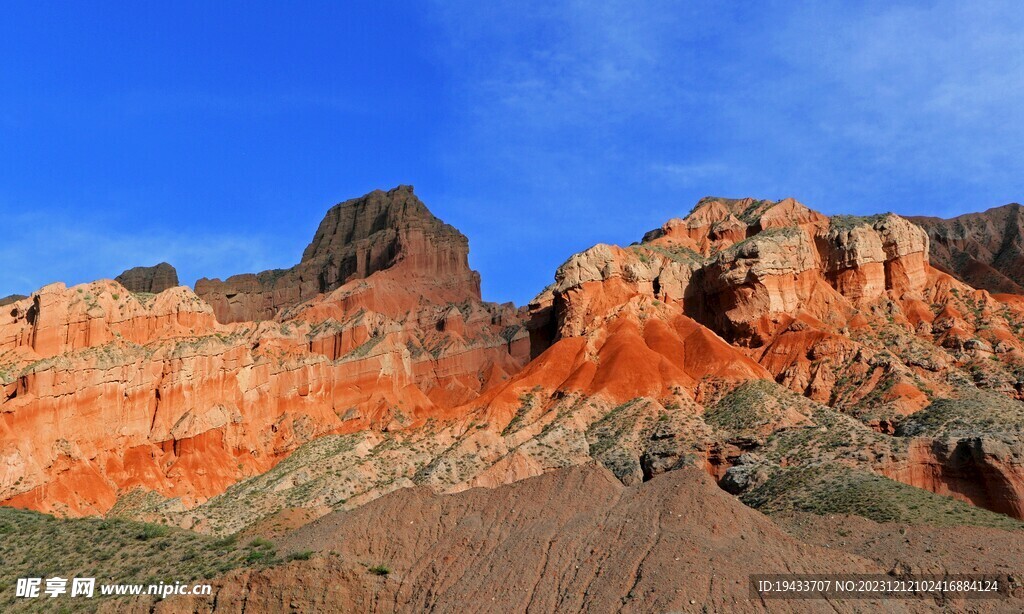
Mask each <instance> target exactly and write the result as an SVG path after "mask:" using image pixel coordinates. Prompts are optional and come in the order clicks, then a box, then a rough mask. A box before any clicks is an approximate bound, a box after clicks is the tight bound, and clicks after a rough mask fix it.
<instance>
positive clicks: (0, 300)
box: [0, 294, 28, 307]
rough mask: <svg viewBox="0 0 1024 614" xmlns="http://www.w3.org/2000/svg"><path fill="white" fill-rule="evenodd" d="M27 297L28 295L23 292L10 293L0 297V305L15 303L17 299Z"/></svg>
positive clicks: (20, 299) (21, 299)
mask: <svg viewBox="0 0 1024 614" xmlns="http://www.w3.org/2000/svg"><path fill="white" fill-rule="evenodd" d="M27 298H28V297H27V296H25V295H24V294H10V295H8V296H5V297H3V298H0V307H3V306H4V305H10V304H11V303H17V302H18V301H23V300H25V299H27Z"/></svg>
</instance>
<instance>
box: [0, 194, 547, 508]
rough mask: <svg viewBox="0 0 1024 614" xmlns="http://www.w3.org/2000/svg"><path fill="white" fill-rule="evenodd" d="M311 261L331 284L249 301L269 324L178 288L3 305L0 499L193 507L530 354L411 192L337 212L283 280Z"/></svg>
mask: <svg viewBox="0 0 1024 614" xmlns="http://www.w3.org/2000/svg"><path fill="white" fill-rule="evenodd" d="M379 240H386V241H385V243H386V247H385V248H382V247H381V244H380V243H379V242H378V241H379ZM388 246H389V247H388ZM430 250H436V253H431V252H430ZM345 262H351V263H352V265H351V266H352V267H354V268H352V270H351V271H349V265H348V264H344V263H345ZM313 270H316V271H317V272H318V274H320V273H322V274H324V275H328V277H325V278H323V279H325V280H326V281H325V282H324V283H325V285H326V286H332V285H335V286H337V287H336V289H335V290H334V291H333V292H330V293H328V294H326V295H315V296H312V297H311V298H310V299H309V300H306V301H305V302H303V303H301V304H299V303H297V302H288V301H285V302H286V303H288V305H289V306H290V307H291V309H289V310H287V312H284V311H280V312H279V311H277V310H278V309H283V307H284V305H285V304H284V303H278V302H275V301H277V299H276V298H275V296H278V297H285V298H288V297H291V298H294V299H305V298H306V293H307V292H313V291H314V290H315V289H317V288H320V287H321V286H319V285H317V284H314V285H313V286H301V284H300V287H296V286H293V287H292V289H293V290H295V292H292V291H291V290H289V291H288V292H285V293H284V294H278V295H275V294H274V293H273V292H271V293H270V294H266V293H263V294H254V295H250V296H249V298H250V299H252V300H253V301H257V302H259V301H270V302H269V303H268V304H270V305H271V306H273V307H274V308H275V311H274V313H273V314H271V313H270V312H269V311H266V312H262V314H263V315H277V316H278V317H279V320H278V321H272V322H262V323H232V324H220V323H218V322H217V319H216V318H215V317H214V309H213V308H212V307H211V305H209V304H207V303H206V302H205V301H203V300H202V299H200V298H199V297H197V296H196V295H195V294H193V293H192V291H191V290H189V289H187V288H183V287H178V288H173V289H171V290H167V291H164V292H161V293H160V294H157V295H155V296H148V295H136V294H133V293H131V292H128V291H127V290H126V289H125V288H123V287H122V286H120V285H119V284H117V283H116V282H111V281H100V282H96V283H93V284H87V285H83V286H77V287H73V288H66V287H64V286H63V285H62V284H54V285H51V286H47V287H45V288H43V289H41V290H40V291H38V292H37V293H35V294H33V295H32V296H31V297H30V298H28V299H25V300H23V301H19V302H17V303H13V304H12V305H9V306H8V307H10V309H6V308H5V310H4V311H3V312H2V314H0V384H2V386H3V388H2V391H3V396H2V397H0V399H2V404H0V500H6V502H7V504H10V505H16V506H24V507H31V508H34V509H38V510H43V511H50V512H57V513H64V514H74V515H79V514H94V513H104V512H106V511H107V510H109V509H110V508H111V506H113V505H114V503H115V502H116V501H117V500H118V498H119V497H120V496H122V495H124V494H126V493H128V492H129V491H131V490H132V489H134V488H142V489H143V490H152V491H155V492H157V493H159V494H161V495H163V496H167V497H177V498H179V499H180V501H181V505H183V506H185V507H188V506H192V505H194V504H195V503H197V502H201V501H204V500H205V499H207V498H209V497H210V496H213V495H215V494H218V493H220V492H222V491H223V490H224V489H225V488H227V487H228V486H229V485H231V484H233V483H234V482H236V481H238V480H239V479H240V478H243V477H246V476H252V475H255V474H258V473H262V472H264V471H266V470H267V469H269V468H270V467H272V466H273V465H274V464H275V463H276V462H278V461H279V460H280V459H281V458H283V457H284V456H285V455H287V454H288V453H289V452H290V451H292V450H294V449H295V448H296V447H298V446H299V445H301V444H302V443H304V442H306V441H309V440H310V439H312V438H314V437H317V436H319V435H323V434H327V433H332V432H350V431H354V430H361V429H366V428H375V429H385V430H386V429H389V428H408V427H412V426H415V425H416V424H422V423H423V422H424V421H425V420H427V419H428V418H430V417H431V416H432V415H435V414H436V413H437V412H438V411H439V409H440V408H450V407H452V406H455V405H458V404H461V403H464V402H467V401H470V400H472V399H473V398H475V397H476V396H477V395H479V394H480V392H481V391H483V390H485V389H487V388H488V387H490V386H493V385H495V384H496V383H498V382H500V381H501V380H502V379H503V378H507V377H508V376H509V375H510V374H513V373H515V372H516V371H518V370H519V369H520V368H521V367H522V364H523V363H524V362H525V361H526V360H527V359H528V357H529V348H528V346H527V343H528V341H527V333H526V331H525V330H524V329H523V328H522V326H521V325H520V314H519V313H518V311H517V310H515V309H514V308H513V307H511V306H509V305H505V306H501V305H494V304H490V303H483V302H482V301H480V299H479V287H478V281H477V274H476V273H475V272H473V271H471V270H469V268H468V266H467V263H466V240H465V238H464V237H463V236H462V235H460V234H458V233H457V232H456V231H454V229H451V228H450V227H448V226H445V225H444V224H442V223H441V222H440V221H438V220H437V219H436V218H433V216H430V214H429V212H427V211H426V209H425V208H424V207H423V205H422V203H419V201H418V200H416V199H415V197H414V196H412V193H411V189H409V188H398V189H396V190H392V191H391V192H388V193H383V192H375V193H373V194H371V195H369V196H367V197H365V198H363V199H357V200H356V201H350V202H349V203H346V204H343V205H341V206H339V207H336V208H334V209H332V210H331V212H329V214H328V216H327V219H326V220H325V222H324V223H323V224H322V225H321V229H320V231H319V232H318V234H317V237H316V239H315V240H314V241H313V243H312V244H311V246H310V248H309V249H307V253H306V256H305V257H304V260H303V264H300V265H299V266H298V267H296V269H294V270H293V271H292V272H290V273H288V274H287V275H285V276H283V277H282V278H281V279H284V280H289V279H292V280H303V279H308V278H307V277H306V275H307V274H309V272H310V271H313ZM346 280H349V281H347V283H345V281H346ZM317 283H319V282H317ZM275 288H276V289H277V290H282V289H283V286H275ZM275 292H276V290H275ZM213 300H214V301H215V303H216V300H217V297H216V296H214V299H213ZM247 300H248V299H247ZM288 300H291V299H288ZM245 304H246V305H249V306H252V305H255V304H256V303H255V302H251V301H250V302H248V303H245ZM261 304H262V303H261ZM222 306H223V304H222ZM249 309H250V307H245V309H243V311H242V312H243V313H250V311H248V310H249ZM256 315H261V314H256ZM226 319H230V318H226Z"/></svg>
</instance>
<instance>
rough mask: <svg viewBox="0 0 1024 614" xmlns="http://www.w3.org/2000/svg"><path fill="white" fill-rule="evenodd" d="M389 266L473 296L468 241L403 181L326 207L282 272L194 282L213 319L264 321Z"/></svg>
mask: <svg viewBox="0 0 1024 614" xmlns="http://www.w3.org/2000/svg"><path fill="white" fill-rule="evenodd" d="M390 269H395V270H396V271H400V272H401V275H402V276H403V277H405V278H409V279H411V280H429V281H430V283H431V284H433V285H440V286H443V287H445V288H447V289H454V290H456V291H461V292H462V294H464V295H465V297H466V298H477V299H479V297H480V280H479V275H478V274H477V273H476V272H475V271H472V270H471V269H470V268H469V240H468V239H467V238H466V237H465V235H463V234H462V233H460V232H459V231H458V230H456V229H455V228H454V227H452V226H449V225H448V224H445V223H444V222H442V221H441V220H440V219H438V218H437V217H435V216H434V214H432V213H431V212H430V210H429V209H427V206H426V205H424V204H423V202H422V201H420V199H419V198H417V197H416V195H415V194H414V193H413V187H412V186H411V185H399V186H397V187H395V188H392V189H390V190H388V191H386V192H385V191H383V190H374V191H372V192H369V193H368V194H365V195H363V196H360V197H358V198H353V199H349V200H346V201H344V202H341V203H338V204H337V205H334V206H333V207H331V208H330V209H329V210H328V211H327V214H326V215H325V216H324V219H323V221H321V222H320V226H319V227H318V228H317V231H316V233H315V234H314V236H313V240H312V241H310V243H309V245H308V246H307V247H306V249H305V250H304V251H303V253H302V260H301V261H300V262H299V264H297V265H296V266H294V267H292V268H290V269H279V270H274V271H264V272H262V273H258V274H256V275H251V274H250V275H236V276H233V277H230V278H228V279H227V280H225V281H220V280H209V279H201V280H199V281H198V282H197V283H196V293H197V294H199V295H200V296H201V297H202V298H203V299H205V300H207V301H208V302H210V303H211V304H212V305H213V306H214V309H215V311H216V313H217V317H218V319H219V320H220V321H221V322H225V323H226V322H238V321H243V320H265V319H271V318H273V317H274V316H275V315H276V314H277V313H278V312H279V310H281V309H282V308H287V307H291V306H294V305H297V304H299V303H301V302H304V301H306V300H309V299H310V298H313V297H314V296H317V295H319V294H326V293H328V292H331V291H333V290H336V289H337V288H340V287H341V286H343V285H345V284H346V283H348V282H350V281H353V280H357V279H365V278H367V277H370V276H371V275H373V274H374V273H378V272H381V271H385V270H390Z"/></svg>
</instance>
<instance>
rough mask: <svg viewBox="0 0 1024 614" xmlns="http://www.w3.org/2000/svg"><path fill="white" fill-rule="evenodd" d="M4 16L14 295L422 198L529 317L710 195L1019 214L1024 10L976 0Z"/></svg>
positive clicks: (2, 254) (211, 269)
mask: <svg viewBox="0 0 1024 614" xmlns="http://www.w3.org/2000/svg"><path fill="white" fill-rule="evenodd" d="M292 4H294V5H296V6H289V7H285V6H284V3H262V2H245V3H242V2H238V3H227V2H224V3H207V2H193V3H190V2H180V3H173V4H172V3H165V4H164V5H163V7H158V6H157V5H156V3H123V4H115V3H103V6H102V7H97V6H86V5H85V4H84V3H70V2H69V3H43V2H40V3H10V4H8V5H7V6H5V14H4V18H3V19H2V20H0V58H3V59H2V61H0V219H2V220H3V225H4V228H5V230H6V232H4V236H3V239H2V240H0V296H3V295H6V294H8V293H14V292H18V293H26V294H27V293H29V292H31V291H32V290H34V289H36V288H38V287H39V286H41V285H43V284H46V283H50V282H53V281H65V282H68V283H80V282H84V281H90V280H93V279H97V278H102V277H113V276H114V275H116V274H117V273H119V272H120V271H121V270H123V269H125V268H128V267H130V266H135V265H140V264H154V263H156V262H159V261H161V260H166V261H168V262H171V263H172V264H174V265H175V266H176V267H177V268H178V270H179V273H180V275H181V277H182V281H183V282H185V283H189V284H191V283H193V282H194V281H195V279H196V278H198V277H203V276H209V277H225V276H227V275H231V274H234V273H240V272H253V271H258V270H262V269H266V268H272V267H285V266H290V265H292V264H294V263H295V262H297V261H298V259H299V257H300V255H301V253H302V250H303V248H304V247H305V246H306V244H307V243H308V241H309V239H310V238H311V237H312V234H313V231H314V230H315V228H316V225H317V224H318V223H319V221H320V219H321V218H322V216H323V214H324V212H325V211H326V210H327V208H328V207H329V206H330V205H332V204H334V203H336V202H338V201H341V200H345V199H347V198H351V197H354V196H358V195H361V194H363V193H365V192H367V191H369V190H371V189H374V188H389V187H392V186H394V185H397V184H399V183H411V184H413V185H415V186H416V190H417V193H418V194H419V195H420V197H421V198H422V199H423V200H424V201H425V202H426V203H427V205H428V206H429V207H430V208H431V209H432V210H433V211H434V213H435V214H437V215H438V216H439V217H441V218H442V219H444V220H445V221H446V222H449V223H451V224H453V225H455V226H456V227H458V228H459V229H460V230H462V231H463V232H464V233H465V234H466V235H468V236H469V238H470V246H471V255H470V259H471V263H472V265H473V266H474V267H475V268H477V269H478V270H479V271H480V272H481V274H482V276H483V290H484V296H485V298H488V299H490V300H499V301H505V300H512V301H515V302H516V303H519V304H521V303H524V302H526V301H528V300H529V299H530V298H531V297H532V296H533V295H534V294H536V293H537V292H538V291H539V290H541V289H542V288H543V287H544V286H545V285H546V284H548V283H549V282H550V281H551V279H552V276H553V274H554V270H555V268H556V267H557V266H558V265H559V264H560V263H561V262H563V261H564V260H565V259H566V258H567V257H568V256H569V255H571V254H572V253H574V252H576V251H579V250H581V249H584V248H586V247H588V246H590V245H592V244H594V243H598V242H611V243H619V244H627V243H629V242H631V241H634V240H637V239H639V237H640V236H641V235H642V234H643V232H645V231H646V230H649V229H651V228H653V227H656V226H659V225H660V224H661V223H662V222H664V221H665V220H667V219H668V218H670V217H674V216H680V215H684V214H685V213H686V212H688V211H689V209H690V208H691V207H692V206H693V204H694V203H695V202H696V201H697V200H698V199H699V198H700V197H702V196H705V195H709V194H714V195H723V196H747V195H750V196H757V197H761V198H772V199H778V198H783V197H786V196H795V197H796V198H798V199H800V200H801V201H803V202H805V203H807V204H808V205H810V206H812V207H814V208H816V209H819V210H821V211H824V212H826V213H837V212H843V213H870V212H878V211H896V212H899V213H904V214H933V215H943V216H950V215H956V214H959V213H963V212H967V211H975V210H982V209H985V208H988V207H992V206H998V205H1001V204H1005V203H1007V202H1013V201H1020V200H1024V155H1022V153H1021V144H1022V143H1024V41H1022V34H1021V33H1022V32H1024V10H1022V9H1021V8H1020V5H1019V4H1016V3H1011V2H1007V3H987V2H975V3H960V2H914V3H902V2H860V3H847V2H827V1H816V2H808V3H800V2H771V1H768V2H756V3H755V2H750V3H745V2H737V3H725V2H658V1H652V2H641V3H638V2H619V3H616V2H608V3H603V2H572V3H564V4H562V3H552V2H507V3H502V2H436V3H431V2H408V3H406V2H346V3H337V2H328V3H314V2H303V3H292Z"/></svg>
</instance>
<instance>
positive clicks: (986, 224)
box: [908, 203, 1024, 294]
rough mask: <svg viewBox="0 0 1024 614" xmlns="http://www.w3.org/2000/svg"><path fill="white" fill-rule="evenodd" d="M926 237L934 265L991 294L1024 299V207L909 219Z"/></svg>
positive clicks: (1010, 205)
mask: <svg viewBox="0 0 1024 614" xmlns="http://www.w3.org/2000/svg"><path fill="white" fill-rule="evenodd" d="M908 219H909V220H910V221H912V222H914V223H915V224H917V225H918V226H920V227H921V228H924V229H925V231H927V232H928V236H929V237H930V238H931V262H932V265H933V266H935V267H937V268H939V269H942V270H944V271H946V272H947V273H949V274H950V275H953V276H954V277H957V278H959V279H960V280H961V281H963V282H965V283H967V284H970V285H971V286H974V287H975V288H983V289H985V290H988V291H989V292H996V293H1008V294H1024V208H1022V207H1021V205H1019V204H1017V203H1011V204H1009V205H1003V206H1002V207H995V208H993V209H989V210H987V211H983V212H981V213H968V214H965V215H961V216H958V217H954V218H951V219H948V220H944V219H941V218H937V217H911V218H908Z"/></svg>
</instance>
